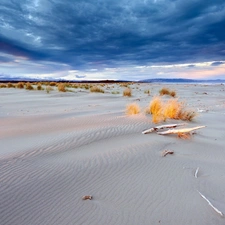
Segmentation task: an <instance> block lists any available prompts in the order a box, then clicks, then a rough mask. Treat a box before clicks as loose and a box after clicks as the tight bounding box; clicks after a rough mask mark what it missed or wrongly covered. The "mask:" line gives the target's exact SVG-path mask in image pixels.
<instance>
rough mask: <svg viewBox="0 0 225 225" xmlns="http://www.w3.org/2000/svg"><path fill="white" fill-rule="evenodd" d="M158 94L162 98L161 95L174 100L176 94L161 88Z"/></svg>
mask: <svg viewBox="0 0 225 225" xmlns="http://www.w3.org/2000/svg"><path fill="white" fill-rule="evenodd" d="M159 94H160V95H161V96H162V95H170V96H171V97H173V98H175V97H176V92H175V91H171V90H170V89H169V88H166V87H164V88H162V89H161V90H160V91H159Z"/></svg>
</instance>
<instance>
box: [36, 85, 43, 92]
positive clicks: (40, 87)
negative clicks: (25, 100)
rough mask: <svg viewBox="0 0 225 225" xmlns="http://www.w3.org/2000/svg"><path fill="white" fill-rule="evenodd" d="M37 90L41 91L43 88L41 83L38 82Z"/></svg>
mask: <svg viewBox="0 0 225 225" xmlns="http://www.w3.org/2000/svg"><path fill="white" fill-rule="evenodd" d="M37 90H39V91H40V90H42V86H41V83H38V84H37Z"/></svg>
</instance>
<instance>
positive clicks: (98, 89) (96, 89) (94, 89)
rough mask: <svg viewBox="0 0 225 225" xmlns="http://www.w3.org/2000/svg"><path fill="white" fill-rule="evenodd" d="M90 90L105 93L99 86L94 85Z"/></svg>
mask: <svg viewBox="0 0 225 225" xmlns="http://www.w3.org/2000/svg"><path fill="white" fill-rule="evenodd" d="M90 92H100V93H104V92H105V91H104V90H103V89H101V88H100V87H98V86H93V87H91V88H90Z"/></svg>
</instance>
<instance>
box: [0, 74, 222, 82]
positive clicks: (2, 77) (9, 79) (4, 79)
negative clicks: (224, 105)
mask: <svg viewBox="0 0 225 225" xmlns="http://www.w3.org/2000/svg"><path fill="white" fill-rule="evenodd" d="M18 81H29V82H32V81H33V82H38V81H49V82H50V81H55V82H74V83H75V82H77V83H114V82H141V83H225V80H222V79H217V80H212V79H210V80H197V79H183V78H153V79H144V80H139V81H131V80H95V81H93V80H64V79H54V78H52V79H39V78H22V77H13V78H12V77H9V76H6V75H3V74H0V82H4V83H5V82H18Z"/></svg>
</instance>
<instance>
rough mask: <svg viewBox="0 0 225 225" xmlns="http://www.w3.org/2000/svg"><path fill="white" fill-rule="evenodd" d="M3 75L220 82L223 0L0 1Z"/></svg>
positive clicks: (224, 62) (224, 52) (224, 64)
mask: <svg viewBox="0 0 225 225" xmlns="http://www.w3.org/2000/svg"><path fill="white" fill-rule="evenodd" d="M4 77H9V78H17V77H21V78H39V79H67V80H99V79H101V80H102V79H114V80H121V79H122V80H134V81H135V80H143V79H151V78H189V79H225V1H224V0H188V1H185V0H1V1H0V79H1V78H4Z"/></svg>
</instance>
